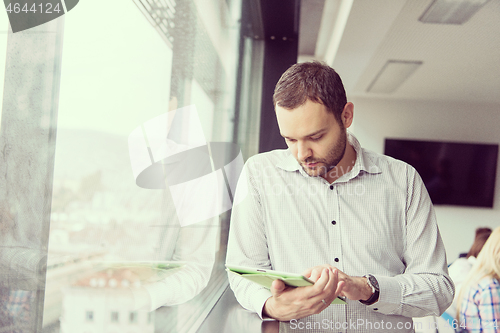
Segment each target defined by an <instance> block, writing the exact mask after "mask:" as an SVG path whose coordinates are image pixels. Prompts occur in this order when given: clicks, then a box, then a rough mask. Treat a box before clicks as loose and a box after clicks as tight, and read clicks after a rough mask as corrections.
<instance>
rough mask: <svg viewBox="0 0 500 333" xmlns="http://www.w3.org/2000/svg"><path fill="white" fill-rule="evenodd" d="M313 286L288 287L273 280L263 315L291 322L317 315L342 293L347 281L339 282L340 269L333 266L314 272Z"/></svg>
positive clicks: (279, 281) (281, 282)
mask: <svg viewBox="0 0 500 333" xmlns="http://www.w3.org/2000/svg"><path fill="white" fill-rule="evenodd" d="M315 274H316V279H315V280H314V282H315V283H314V285H312V286H307V287H298V288H293V287H288V286H286V285H285V284H284V282H283V281H281V280H275V281H273V284H272V287H271V292H272V294H273V296H272V297H270V298H268V299H267V301H266V303H265V304H264V315H267V316H269V317H271V318H274V319H277V320H280V321H288V320H291V319H300V318H303V317H306V316H309V315H312V314H317V313H320V312H321V311H323V310H324V309H326V308H327V307H328V306H329V305H330V304H331V303H332V302H333V300H334V299H335V298H336V297H337V296H338V295H340V293H341V292H342V288H343V287H344V284H345V282H339V272H338V270H337V269H336V268H334V267H331V266H330V267H325V268H323V269H321V270H319V269H318V270H317V271H315Z"/></svg>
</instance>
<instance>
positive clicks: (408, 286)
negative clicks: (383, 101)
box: [227, 134, 454, 332]
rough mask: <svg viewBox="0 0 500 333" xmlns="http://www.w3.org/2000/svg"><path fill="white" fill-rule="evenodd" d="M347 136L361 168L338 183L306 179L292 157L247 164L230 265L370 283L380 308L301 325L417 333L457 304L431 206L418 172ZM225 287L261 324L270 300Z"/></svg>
mask: <svg viewBox="0 0 500 333" xmlns="http://www.w3.org/2000/svg"><path fill="white" fill-rule="evenodd" d="M348 137H349V143H350V144H351V146H353V148H354V149H355V151H356V154H357V157H356V162H355V165H354V167H353V168H352V170H351V171H350V172H348V173H346V174H344V175H342V176H341V177H340V178H338V179H337V180H336V181H334V182H333V183H332V184H330V183H328V182H327V181H326V180H325V179H323V178H322V177H311V176H309V175H308V174H307V173H305V171H304V170H303V169H302V167H301V166H300V165H299V164H298V162H297V161H296V159H295V158H294V157H293V156H292V155H291V153H290V152H289V151H288V150H275V151H272V152H268V153H263V154H259V155H256V156H253V157H252V158H250V159H249V160H248V161H247V163H246V164H245V168H244V170H243V173H242V177H241V178H240V181H239V184H238V188H237V191H236V195H235V202H239V204H237V205H235V206H234V207H233V211H232V217H231V226H230V234H229V242H228V253H227V263H228V264H232V265H238V266H248V267H260V268H264V269H274V270H278V271H283V272H290V273H302V272H303V271H304V270H306V269H307V268H309V267H313V266H316V265H322V264H330V265H332V266H335V267H337V268H338V269H340V270H341V271H343V272H345V273H346V274H349V275H351V276H363V275H365V274H368V273H370V274H373V275H374V276H375V277H376V278H377V280H378V282H379V285H380V296H379V300H378V301H377V302H376V303H375V304H372V305H370V306H366V305H363V304H361V303H359V302H358V301H350V300H348V303H347V305H331V306H329V307H328V308H327V309H326V310H324V311H323V312H322V313H320V314H319V315H313V316H309V317H306V318H303V319H301V320H298V321H297V322H311V321H312V322H314V323H316V322H321V321H322V320H326V321H328V322H329V323H330V324H331V325H333V326H330V327H335V332H372V331H373V332H386V331H390V330H391V329H392V330H395V331H398V332H413V327H412V319H411V317H421V316H427V315H440V314H441V313H442V312H443V311H444V310H445V309H446V308H447V307H448V306H449V305H450V303H451V301H452V299H453V292H454V286H453V283H452V282H451V279H450V278H449V276H448V272H447V266H446V255H445V250H444V246H443V242H442V240H441V236H440V234H439V230H438V227H437V223H436V218H435V214H434V210H433V207H432V203H431V200H430V198H429V195H428V193H427V191H426V189H425V187H424V184H423V182H422V180H421V178H420V176H419V175H418V174H417V172H416V171H415V169H414V168H413V167H411V166H410V165H408V164H406V163H404V162H401V161H398V160H395V159H393V158H390V157H387V156H384V155H380V154H376V153H373V152H370V151H367V150H365V149H363V148H361V147H360V145H359V142H358V141H357V140H356V138H355V137H354V136H352V135H351V134H349V135H348ZM229 280H230V284H231V288H232V289H233V291H234V293H235V295H236V298H237V300H238V301H239V303H240V304H241V305H242V306H243V307H245V308H246V309H249V310H251V311H254V312H256V313H258V314H259V315H260V316H261V317H262V308H263V306H264V303H265V302H266V300H267V298H269V297H270V296H271V293H270V291H269V290H267V289H265V288H263V287H260V286H259V285H257V284H254V283H252V282H250V281H246V280H245V279H242V278H240V277H237V276H232V275H230V277H229ZM382 321H383V323H382ZM353 323H354V324H353ZM381 325H382V326H381ZM384 325H390V326H391V327H387V326H384Z"/></svg>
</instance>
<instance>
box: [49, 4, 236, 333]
mask: <svg viewBox="0 0 500 333" xmlns="http://www.w3.org/2000/svg"><path fill="white" fill-rule="evenodd" d="M228 4H229V2H226V1H219V0H211V1H206V0H203V1H198V0H193V1H174V0H169V1H167V2H165V1H156V0H147V1H146V0H144V1H143V0H137V1H122V0H107V1H105V2H102V1H98V0H86V1H82V2H80V3H79V4H78V6H77V7H75V9H74V10H72V11H71V13H70V14H69V15H67V17H65V24H64V43H63V59H62V70H61V87H60V92H59V110H58V121H57V141H56V153H55V161H54V164H55V166H54V180H53V189H52V206H51V220H50V237H49V249H48V251H49V256H48V264H47V281H46V292H45V306H44V317H43V321H44V323H43V325H44V331H46V332H71V333H74V332H84V331H92V332H107V331H108V330H109V329H112V330H116V329H118V330H119V331H122V332H127V331H128V329H129V328H131V329H132V331H137V330H139V331H140V332H154V331H155V328H156V330H157V331H158V330H160V331H161V332H184V331H187V330H189V329H190V328H192V327H196V325H199V324H200V323H201V321H203V318H204V317H203V316H204V315H206V314H207V313H208V312H209V311H210V309H211V307H212V306H213V304H215V302H216V300H217V299H218V296H219V295H220V293H221V292H222V291H223V290H224V288H225V287H226V285H227V281H226V273H225V272H224V270H223V262H224V256H225V240H226V238H227V223H228V220H227V218H225V217H227V216H226V215H227V214H226V215H224V214H223V215H220V213H224V212H226V211H227V210H228V209H229V208H230V207H231V200H232V199H231V193H229V194H227V191H228V187H229V186H226V185H227V183H226V184H224V183H222V184H223V186H220V184H221V180H222V182H224V180H225V179H226V181H227V178H228V176H227V175H226V178H223V177H222V175H223V172H222V171H221V170H222V169H221V165H219V164H217V161H216V159H215V158H214V157H213V156H212V155H211V154H214V153H215V152H217V153H220V152H223V153H225V150H223V149H222V150H221V151H218V150H217V149H218V148H217V149H216V148H214V147H219V146H213V145H212V143H211V142H213V141H222V142H230V141H231V140H232V137H233V128H234V124H233V122H232V119H233V117H234V112H235V110H234V105H235V101H234V99H235V91H234V90H235V86H236V73H237V63H238V62H237V56H238V39H239V26H238V15H239V13H238V15H235V13H237V12H238V10H237V9H238V7H239V4H238V1H231V2H230V4H231V8H229V6H228ZM118 7H119V8H120V14H119V15H110V14H109V13H114V12H116V8H118ZM96 8H99V10H98V11H97V10H96ZM153 9H154V10H153ZM230 9H231V11H230ZM161 17H164V18H165V20H162V19H160V18H161ZM228 151H229V150H228ZM179 156H181V157H182V158H180V159H179ZM176 158H177V159H176ZM190 158H193V159H190ZM186 161H188V162H186ZM200 168H202V169H203V170H204V171H203V172H204V173H203V174H202V176H200V175H197V176H196V177H195V176H193V175H192V174H196V172H200V171H199V170H200ZM216 169H217V170H216ZM224 172H227V170H226V169H224ZM224 175H225V174H224ZM229 178H231V177H229ZM186 184H187V185H186ZM188 185H189V186H188ZM193 189H194V190H196V191H194V192H193ZM203 189H207V190H206V191H205V190H203ZM197 195H199V196H197ZM203 195H204V196H205V197H204V196H203ZM207 198H208V199H207ZM208 208H210V209H213V211H206V209H208ZM205 211H206V214H202V213H200V212H205ZM220 216H222V217H224V218H221V217H220ZM221 223H222V225H223V228H221ZM89 307H92V311H89V310H88V309H89ZM90 312H91V314H89V313H90ZM82 313H85V317H84V318H85V320H82V319H80V318H82ZM120 313H121V314H122V315H120ZM89 318H91V319H89ZM108 325H110V326H109V327H108ZM131 325H132V326H131Z"/></svg>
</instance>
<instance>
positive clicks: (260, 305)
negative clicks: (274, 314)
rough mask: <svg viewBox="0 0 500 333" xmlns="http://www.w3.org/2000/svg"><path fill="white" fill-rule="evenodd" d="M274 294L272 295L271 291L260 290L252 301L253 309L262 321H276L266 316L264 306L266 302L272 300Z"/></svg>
mask: <svg viewBox="0 0 500 333" xmlns="http://www.w3.org/2000/svg"><path fill="white" fill-rule="evenodd" d="M272 296H273V294H272V293H271V291H270V290H268V289H264V288H263V289H260V290H259V291H258V292H257V293H256V294H255V296H254V297H252V298H253V300H252V303H253V304H252V305H253V308H254V309H255V310H256V311H255V312H257V314H258V315H259V317H260V319H262V320H274V319H273V318H270V317H268V316H264V305H265V304H266V301H267V300H268V299H269V298H271V297H272Z"/></svg>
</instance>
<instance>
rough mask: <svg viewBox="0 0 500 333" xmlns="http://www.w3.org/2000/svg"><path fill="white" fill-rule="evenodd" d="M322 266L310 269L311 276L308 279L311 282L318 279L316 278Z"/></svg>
mask: <svg viewBox="0 0 500 333" xmlns="http://www.w3.org/2000/svg"><path fill="white" fill-rule="evenodd" d="M323 270H324V268H321V267H316V268H314V269H313V270H312V271H311V276H310V277H309V279H310V280H311V281H313V282H316V281H318V279H319V278H320V277H321V273H322V272H323Z"/></svg>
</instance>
